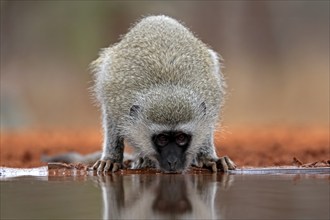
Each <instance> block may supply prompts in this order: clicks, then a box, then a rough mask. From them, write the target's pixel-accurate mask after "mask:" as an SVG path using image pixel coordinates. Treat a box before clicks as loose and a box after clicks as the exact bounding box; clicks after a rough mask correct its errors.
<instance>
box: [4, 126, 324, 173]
mask: <svg viewBox="0 0 330 220" xmlns="http://www.w3.org/2000/svg"><path fill="white" fill-rule="evenodd" d="M0 143H1V148H0V149H1V156H0V159H1V164H0V165H1V166H6V167H38V166H43V165H46V164H45V163H42V162H40V156H41V155H42V154H47V155H54V154H58V153H63V152H69V151H77V152H79V153H82V154H86V153H92V152H94V151H98V150H100V149H101V143H102V135H101V133H100V132H99V131H98V130H92V131H86V130H84V131H28V132H11V133H9V132H2V133H1V142H0ZM215 143H216V146H217V153H218V155H219V156H222V155H228V156H229V157H230V158H231V159H232V160H233V161H234V162H235V163H236V164H237V165H238V167H244V166H257V167H258V166H274V165H275V166H282V165H283V166H284V165H299V163H313V162H315V161H321V160H324V161H326V163H329V162H328V161H329V159H330V148H329V130H328V129H327V128H295V129H293V128H291V129H288V128H284V129H283V128H261V129H233V130H232V131H231V132H230V133H229V132H227V131H223V132H221V133H216V135H215ZM294 157H295V158H296V159H294Z"/></svg>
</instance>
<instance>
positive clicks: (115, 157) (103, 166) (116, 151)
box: [92, 114, 124, 172]
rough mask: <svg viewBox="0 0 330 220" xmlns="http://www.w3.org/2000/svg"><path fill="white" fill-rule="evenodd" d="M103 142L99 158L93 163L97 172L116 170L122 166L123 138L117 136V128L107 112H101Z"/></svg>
mask: <svg viewBox="0 0 330 220" xmlns="http://www.w3.org/2000/svg"><path fill="white" fill-rule="evenodd" d="M103 129H104V142H103V152H102V156H101V158H100V159H99V160H98V161H97V162H96V163H95V164H94V165H93V167H92V168H93V169H94V170H97V171H98V172H107V171H112V172H116V171H118V170H119V169H120V168H121V167H122V163H123V154H124V139H123V138H122V137H120V136H119V130H118V128H117V126H116V123H115V122H114V121H111V120H110V119H109V116H108V114H103Z"/></svg>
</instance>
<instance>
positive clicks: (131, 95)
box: [91, 16, 225, 171]
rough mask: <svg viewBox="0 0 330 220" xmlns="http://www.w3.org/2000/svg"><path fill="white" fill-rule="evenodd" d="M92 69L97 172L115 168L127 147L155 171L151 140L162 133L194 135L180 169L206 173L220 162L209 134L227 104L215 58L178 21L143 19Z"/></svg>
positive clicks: (103, 53) (96, 61) (170, 19)
mask: <svg viewBox="0 0 330 220" xmlns="http://www.w3.org/2000/svg"><path fill="white" fill-rule="evenodd" d="M91 66H92V69H93V72H94V76H95V86H94V93H95V97H96V99H97V101H98V102H99V103H100V107H101V110H102V115H103V129H104V143H103V153H102V156H101V159H100V161H98V162H97V163H96V164H95V165H94V168H95V169H98V170H99V171H107V170H112V171H116V170H117V169H118V168H119V165H118V164H121V163H122V160H123V148H124V145H123V140H124V139H125V140H126V141H127V142H128V143H129V144H130V145H131V146H132V147H134V148H135V150H136V153H137V157H138V159H137V161H149V162H148V163H142V162H141V164H151V163H150V161H153V162H154V164H153V165H155V166H158V163H157V160H156V159H155V155H156V151H155V150H154V149H153V147H152V143H151V136H152V134H155V133H158V132H161V131H164V130H165V131H166V130H174V131H185V132H187V133H190V134H192V142H191V145H190V147H189V149H188V150H187V156H186V157H187V162H186V166H185V167H188V166H189V165H190V164H191V163H192V162H193V160H194V161H197V164H201V163H202V164H204V165H207V163H208V162H212V163H213V162H215V161H217V160H218V157H217V155H216V153H215V149H214V144H213V132H214V129H215V127H216V123H217V120H218V118H219V117H218V116H219V112H220V108H221V106H222V104H223V101H224V96H225V82H224V79H223V76H222V73H221V72H220V63H219V58H218V56H217V54H216V53H215V52H214V51H212V50H211V49H210V48H208V47H207V46H206V45H205V44H204V43H203V42H201V41H200V40H199V39H197V38H196V37H195V36H194V35H193V34H192V33H191V32H190V31H189V30H188V29H187V28H185V27H184V26H183V25H182V24H180V23H179V22H178V21H176V20H174V19H172V18H169V17H167V16H150V17H146V18H144V19H142V20H141V21H140V22H139V23H137V24H136V25H135V26H134V27H133V28H132V29H131V30H130V31H129V32H128V33H127V34H126V35H125V36H124V37H123V38H122V39H121V41H120V42H119V43H117V44H115V45H113V46H111V47H109V48H105V49H103V50H102V51H101V53H100V56H99V58H98V59H97V60H95V61H94V62H93V63H92V64H91ZM132 106H134V107H133V108H132ZM131 108H132V110H133V114H132V111H130V110H131ZM143 158H144V159H143ZM141 159H142V160H141ZM205 161H206V162H205ZM114 164H117V165H114ZM135 164H137V165H136V167H141V164H139V163H138V162H137V163H135ZM153 165H152V166H153Z"/></svg>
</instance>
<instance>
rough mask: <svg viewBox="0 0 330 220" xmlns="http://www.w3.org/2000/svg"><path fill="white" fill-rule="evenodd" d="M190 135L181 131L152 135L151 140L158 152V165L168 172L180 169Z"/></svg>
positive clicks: (183, 162)
mask: <svg viewBox="0 0 330 220" xmlns="http://www.w3.org/2000/svg"><path fill="white" fill-rule="evenodd" d="M190 140H191V136H190V135H189V134H186V133H183V132H162V133H160V134H157V135H154V136H153V138H152V141H153V143H154V146H155V149H156V151H157V152H158V153H159V154H158V158H157V159H158V161H159V165H160V167H161V168H162V169H163V170H165V171H169V172H176V171H181V170H182V169H184V164H185V160H186V158H185V151H186V150H187V148H188V147H189V144H190Z"/></svg>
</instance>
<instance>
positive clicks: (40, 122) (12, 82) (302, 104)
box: [0, 0, 329, 130]
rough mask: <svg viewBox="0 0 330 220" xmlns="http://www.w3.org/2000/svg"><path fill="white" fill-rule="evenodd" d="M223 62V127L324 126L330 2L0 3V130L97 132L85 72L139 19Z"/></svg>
mask: <svg viewBox="0 0 330 220" xmlns="http://www.w3.org/2000/svg"><path fill="white" fill-rule="evenodd" d="M158 14H165V15H168V16H172V17H174V18H176V19H179V20H181V21H182V22H184V24H185V25H186V26H188V27H189V28H190V29H191V30H192V31H193V32H194V33H196V35H197V36H198V37H199V38H200V39H201V40H202V41H204V42H205V43H207V44H208V45H210V46H211V47H212V48H213V49H214V50H216V51H217V52H219V53H220V54H221V55H222V57H223V58H224V65H225V69H224V70H223V71H224V73H225V75H226V77H227V81H228V85H229V88H228V90H229V94H230V95H229V99H228V101H227V104H226V108H225V111H224V119H223V125H224V126H227V127H231V126H247V127H249V126H256V125H257V126H259V125H261V126H264V125H267V126H268V125H290V126H291V125H294V126H306V125H307V126H309V125H317V126H328V124H329V1H79V0H75V1H70V0H67V1H29V0H24V1H1V49H0V50H1V88H0V91H1V109H0V110H1V111H0V112H1V114H0V117H1V129H2V130H8V129H11V130H12V129H15V130H17V129H26V128H28V129H31V128H41V129H43V128H47V129H48V128H55V129H57V128H68V129H72V128H75V129H76V128H77V129H79V128H86V127H88V128H93V127H95V128H96V127H99V125H100V120H99V118H100V117H99V112H98V110H97V108H96V107H95V106H94V105H93V104H92V102H91V96H90V95H89V91H88V88H89V87H90V86H91V85H92V77H91V74H90V73H89V70H88V65H89V63H90V62H91V61H93V60H94V59H96V58H97V54H98V51H99V50H100V48H104V47H108V46H109V45H111V44H114V43H116V42H117V41H118V39H119V37H120V36H121V35H123V34H125V33H126V32H127V30H128V28H129V27H130V26H131V25H132V24H133V23H134V22H136V21H137V20H138V19H140V18H141V17H142V16H146V15H158Z"/></svg>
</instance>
